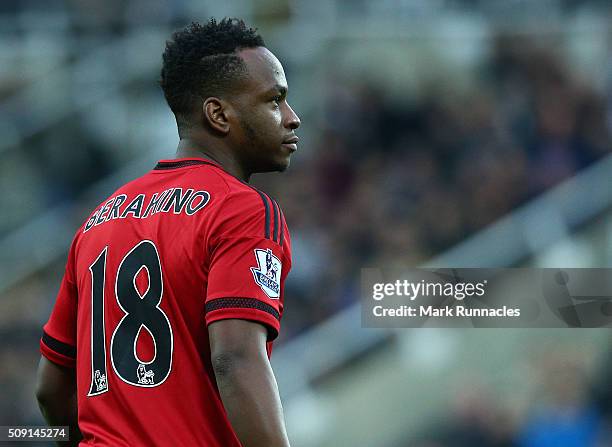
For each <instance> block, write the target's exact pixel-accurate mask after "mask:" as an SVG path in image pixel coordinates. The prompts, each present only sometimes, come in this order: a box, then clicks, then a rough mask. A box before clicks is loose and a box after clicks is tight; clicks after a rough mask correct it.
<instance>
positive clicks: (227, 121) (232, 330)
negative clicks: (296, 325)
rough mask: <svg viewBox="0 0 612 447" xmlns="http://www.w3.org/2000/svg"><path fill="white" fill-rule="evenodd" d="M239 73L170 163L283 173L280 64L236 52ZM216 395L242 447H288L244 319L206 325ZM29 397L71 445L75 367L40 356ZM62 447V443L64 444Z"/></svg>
mask: <svg viewBox="0 0 612 447" xmlns="http://www.w3.org/2000/svg"><path fill="white" fill-rule="evenodd" d="M236 54H237V55H239V56H240V57H241V58H242V59H243V61H244V63H245V64H246V69H247V70H246V74H245V76H244V77H243V79H241V80H240V81H238V82H236V83H235V86H234V88H233V90H232V91H231V92H230V93H227V94H225V95H219V96H218V97H208V98H206V99H204V100H203V101H202V103H201V108H198V109H197V110H195V111H194V113H193V114H192V116H191V117H190V125H189V126H183V128H181V129H179V135H180V142H179V144H178V147H177V151H176V158H191V157H194V158H209V159H212V160H215V161H217V162H218V163H219V164H221V166H223V168H224V169H225V170H226V171H227V172H229V173H230V174H232V175H234V176H235V177H237V178H239V179H241V180H243V181H245V182H248V181H249V179H250V176H251V175H252V174H253V173H256V172H271V171H284V170H285V169H287V167H288V166H289V160H290V157H291V154H292V153H293V152H294V151H295V150H296V149H297V144H296V143H297V137H296V136H295V133H294V132H295V130H296V129H297V128H298V127H299V125H300V120H299V118H298V116H297V115H296V114H295V112H294V111H293V109H292V108H291V107H290V106H289V104H288V103H287V81H286V79H285V73H284V70H283V67H282V65H281V63H280V62H279V61H278V59H277V58H276V57H275V56H274V55H273V54H272V53H271V52H270V51H269V50H268V49H266V48H264V47H257V48H248V49H243V50H239V51H237V52H236ZM208 334H209V340H210V348H211V362H212V365H213V369H214V371H215V377H216V381H217V386H218V388H219V394H220V396H221V399H222V401H223V405H224V407H225V410H226V412H227V416H228V418H229V420H230V422H231V424H232V427H233V429H234V431H235V433H236V435H237V436H238V439H239V440H240V443H241V444H242V445H243V447H287V446H289V440H288V437H287V433H286V429H285V422H284V417H283V410H282V405H281V401H280V397H279V393H278V387H277V384H276V380H275V378H274V373H273V372H272V368H271V366H270V361H269V359H268V356H267V351H266V340H267V329H266V328H265V327H264V326H263V325H261V324H259V323H256V322H251V321H246V320H236V319H229V320H221V321H217V322H214V323H212V324H210V325H209V327H208ZM36 396H37V399H38V402H39V406H40V408H41V411H42V413H43V416H44V417H45V419H46V420H47V422H48V423H49V425H69V426H70V427H71V439H72V440H73V441H71V443H73V444H74V445H77V444H78V440H79V439H81V434H80V432H79V431H78V426H77V399H76V378H75V374H74V369H71V368H64V367H61V366H58V365H55V364H54V363H52V362H50V361H49V360H47V359H46V358H44V357H43V358H41V361H40V364H39V369H38V383H37V391H36ZM63 445H66V444H63Z"/></svg>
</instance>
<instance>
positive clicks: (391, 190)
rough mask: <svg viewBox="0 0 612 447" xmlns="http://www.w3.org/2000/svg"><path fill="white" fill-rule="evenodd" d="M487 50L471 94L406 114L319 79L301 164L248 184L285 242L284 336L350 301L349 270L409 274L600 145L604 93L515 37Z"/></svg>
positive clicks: (438, 99)
mask: <svg viewBox="0 0 612 447" xmlns="http://www.w3.org/2000/svg"><path fill="white" fill-rule="evenodd" d="M493 54H494V56H493V57H492V58H491V59H490V60H488V61H487V62H486V64H484V65H483V66H482V67H481V69H480V70H479V72H480V75H479V76H480V80H479V82H477V83H476V85H477V88H475V89H474V90H472V91H459V90H458V89H457V90H455V89H454V87H453V85H431V86H430V88H429V89H428V91H427V92H426V93H425V94H424V95H422V96H423V99H421V100H419V101H418V102H417V103H415V104H411V105H406V104H405V103H401V104H400V105H398V104H396V103H395V102H393V101H391V100H387V98H386V97H385V91H384V88H383V86H379V85H372V84H363V83H360V82H356V81H352V80H351V79H346V78H345V79H337V78H336V77H334V78H333V79H332V80H331V81H330V85H329V86H328V90H329V92H328V93H329V94H323V96H324V97H326V98H328V100H327V105H326V108H325V114H324V116H323V118H322V119H321V122H322V125H321V129H320V131H319V132H318V142H317V144H316V146H315V147H314V148H312V149H310V150H311V151H312V152H313V154H314V156H313V157H311V158H310V159H308V160H305V161H303V162H302V161H300V160H299V159H298V158H297V157H296V160H295V161H294V165H292V167H291V170H290V172H289V173H288V174H287V175H286V176H278V177H276V178H272V179H271V178H263V177H262V178H261V184H262V185H264V188H266V189H267V190H269V191H270V192H271V193H272V194H273V195H274V196H276V197H277V199H278V201H279V203H280V204H281V205H282V207H283V209H284V211H285V215H286V218H287V222H288V224H289V227H290V230H291V234H292V241H293V245H294V257H295V259H296V262H295V266H294V267H293V270H292V273H291V275H290V279H289V281H288V284H287V296H288V297H290V298H289V300H290V301H289V302H288V306H287V313H286V318H288V319H290V321H291V322H290V323H289V324H286V327H289V328H290V330H291V331H299V330H301V329H303V328H306V327H309V326H311V325H312V324H314V323H317V322H319V321H321V320H323V319H325V318H326V317H328V316H329V315H331V314H333V313H334V312H335V311H337V310H338V309H339V308H342V307H343V306H345V305H346V304H347V303H350V302H354V301H356V299H357V295H358V286H359V283H358V276H359V272H360V268H362V267H368V266H383V265H384V266H386V267H390V266H394V265H398V266H416V265H418V264H419V263H421V262H424V261H426V260H427V259H429V258H430V257H432V256H433V255H435V254H438V253H440V252H441V251H443V250H444V249H446V248H449V247H451V246H452V245H453V244H455V243H457V242H459V241H461V240H462V239H464V238H465V237H466V236H468V235H470V234H473V233H475V232H477V231H478V230H479V229H482V228H483V227H485V226H487V225H488V224H491V223H492V222H494V221H495V220H496V219H499V218H500V217H502V216H503V215H505V214H507V213H509V212H510V211H511V210H513V209H515V208H516V207H518V206H520V205H521V204H522V203H525V202H526V201H528V200H529V199H530V198H533V197H535V196H537V195H538V194H541V193H542V192H544V191H546V190H547V189H549V188H551V187H552V186H554V185H556V184H558V183H559V182H561V181H563V180H564V179H567V178H569V177H571V176H572V175H574V174H575V173H576V172H578V171H579V170H581V169H583V168H584V167H586V166H588V165H589V164H591V163H593V162H594V161H595V160H597V159H598V158H600V157H602V156H603V155H604V154H606V153H609V152H610V151H611V150H612V137H611V127H612V126H610V124H611V123H612V114H611V113H610V112H611V110H610V105H611V104H610V103H609V102H608V101H609V98H606V97H605V96H604V95H602V94H600V93H597V92H596V91H595V90H593V89H592V88H590V87H589V85H587V84H585V83H584V82H582V81H581V80H580V79H579V78H577V77H576V73H574V72H572V70H571V69H570V67H568V65H567V64H566V63H564V61H563V59H562V58H560V57H559V56H556V55H555V53H554V52H553V51H550V50H547V49H545V48H540V47H538V45H537V44H536V43H535V42H531V41H529V40H527V39H520V38H517V37H516V36H512V37H511V38H510V37H508V36H499V37H498V38H497V40H496V41H495V44H494V51H493ZM602 186H603V185H602Z"/></svg>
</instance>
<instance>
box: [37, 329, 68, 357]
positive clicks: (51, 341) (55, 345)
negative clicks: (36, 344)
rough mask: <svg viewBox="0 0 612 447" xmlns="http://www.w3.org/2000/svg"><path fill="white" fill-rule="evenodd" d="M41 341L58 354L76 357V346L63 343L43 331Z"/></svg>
mask: <svg viewBox="0 0 612 447" xmlns="http://www.w3.org/2000/svg"><path fill="white" fill-rule="evenodd" d="M42 341H43V343H44V344H45V345H47V346H48V347H49V348H50V349H52V350H54V351H55V352H57V353H58V354H62V355H65V356H66V357H70V358H72V359H74V358H76V348H75V347H74V346H71V345H69V344H66V343H63V342H61V341H59V340H58V339H56V338H53V337H51V336H50V335H49V334H47V333H46V332H44V331H43V335H42Z"/></svg>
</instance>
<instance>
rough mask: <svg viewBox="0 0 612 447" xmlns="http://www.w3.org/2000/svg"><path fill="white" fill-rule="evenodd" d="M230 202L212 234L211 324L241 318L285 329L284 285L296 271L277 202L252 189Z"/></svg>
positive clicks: (271, 334) (271, 333) (271, 329)
mask: <svg viewBox="0 0 612 447" xmlns="http://www.w3.org/2000/svg"><path fill="white" fill-rule="evenodd" d="M249 192H250V193H249V194H241V195H237V196H235V197H232V198H228V199H227V200H226V202H225V203H224V204H223V205H222V207H223V208H222V209H221V210H220V212H219V214H218V216H219V217H218V225H217V226H216V227H215V228H214V231H213V234H212V235H211V244H210V246H209V253H210V266H209V273H208V285H207V292H206V324H207V325H208V324H210V323H212V322H214V321H218V320H223V319H229V318H237V319H245V320H251V321H256V322H258V323H261V324H263V325H264V326H266V328H267V329H268V341H271V340H273V339H275V338H276V337H277V336H278V333H279V330H280V320H281V316H282V313H283V301H284V296H283V292H284V282H285V278H286V277H287V273H288V272H289V269H290V267H291V258H290V253H289V251H288V233H287V230H286V224H285V221H284V217H283V214H282V211H281V210H280V207H279V206H278V204H277V203H276V202H275V201H274V200H272V199H271V198H270V197H268V196H267V195H265V194H264V193H260V192H257V191H249Z"/></svg>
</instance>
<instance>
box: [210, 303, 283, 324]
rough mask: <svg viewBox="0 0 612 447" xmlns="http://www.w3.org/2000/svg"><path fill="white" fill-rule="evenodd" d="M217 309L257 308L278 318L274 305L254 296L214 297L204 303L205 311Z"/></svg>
mask: <svg viewBox="0 0 612 447" xmlns="http://www.w3.org/2000/svg"><path fill="white" fill-rule="evenodd" d="M219 309H258V310H262V311H264V312H267V313H269V314H270V315H272V316H273V317H274V318H276V319H277V320H280V315H279V314H278V311H277V310H276V309H275V308H274V307H272V306H270V305H269V304H268V303H264V302H263V301H259V300H256V299H255V298H216V299H214V300H211V301H209V302H208V303H206V313H208V312H212V311H214V310H219Z"/></svg>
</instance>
